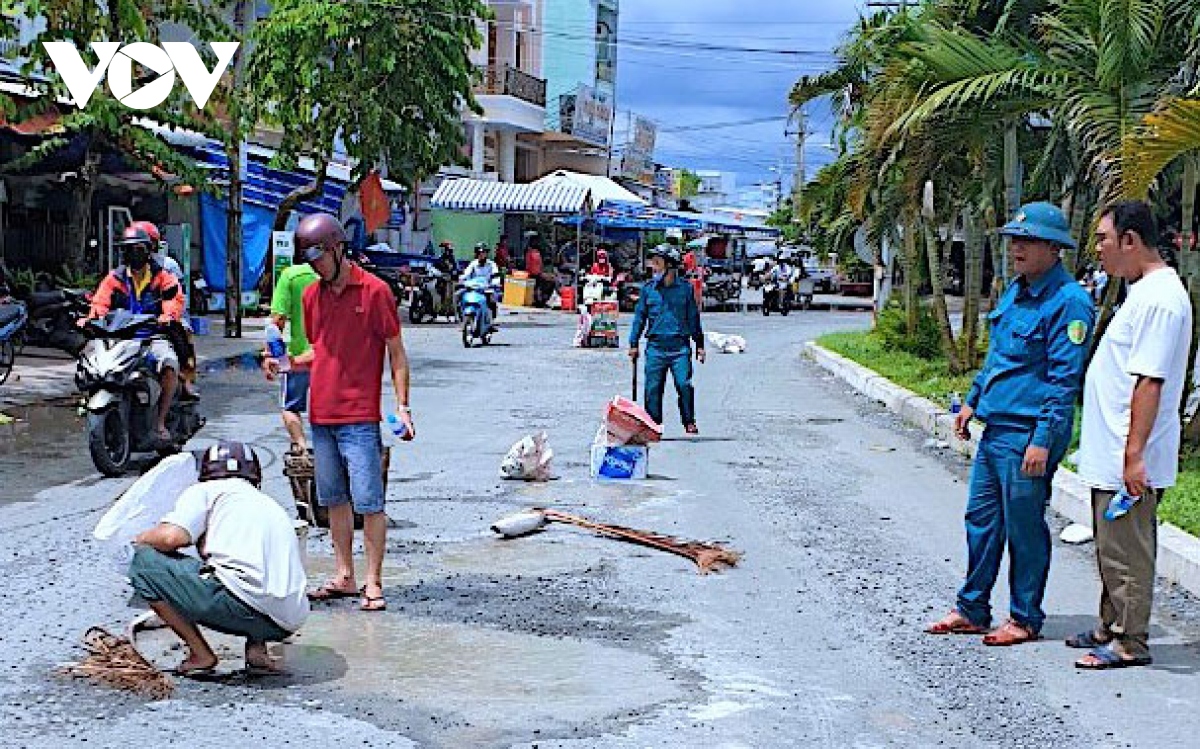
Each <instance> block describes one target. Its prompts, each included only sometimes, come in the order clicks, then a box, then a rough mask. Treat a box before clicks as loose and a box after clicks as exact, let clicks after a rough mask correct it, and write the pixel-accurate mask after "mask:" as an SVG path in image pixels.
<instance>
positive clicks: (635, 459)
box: [591, 396, 662, 480]
mask: <svg viewBox="0 0 1200 749" xmlns="http://www.w3.org/2000/svg"><path fill="white" fill-rule="evenodd" d="M661 439H662V426H661V425H659V424H657V423H656V422H655V421H654V419H652V418H650V414H648V413H647V412H646V409H644V408H642V407H641V406H639V405H638V404H637V403H635V402H634V401H631V400H629V399H628V398H622V397H621V396H617V397H615V398H613V399H612V401H610V402H609V403H608V405H607V406H606V407H605V410H604V421H603V423H601V425H600V429H599V430H598V431H597V432H596V437H595V439H594V440H592V456H591V457H592V459H591V475H592V478H599V479H635V480H641V479H645V478H646V476H647V473H648V471H649V468H650V448H649V445H650V443H651V442H658V441H659V440H661Z"/></svg>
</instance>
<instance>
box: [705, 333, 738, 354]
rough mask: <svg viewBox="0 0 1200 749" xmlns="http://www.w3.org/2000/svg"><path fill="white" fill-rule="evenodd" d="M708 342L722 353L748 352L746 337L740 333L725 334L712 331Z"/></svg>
mask: <svg viewBox="0 0 1200 749" xmlns="http://www.w3.org/2000/svg"><path fill="white" fill-rule="evenodd" d="M708 342H709V343H711V344H712V345H713V348H715V349H716V350H717V351H720V352H721V353H722V354H743V353H745V352H746V339H745V338H742V337H741V336H740V335H725V334H724V333H717V332H716V331H712V332H710V333H709V334H708Z"/></svg>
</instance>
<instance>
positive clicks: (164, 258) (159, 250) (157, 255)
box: [130, 221, 183, 288]
mask: <svg viewBox="0 0 1200 749" xmlns="http://www.w3.org/2000/svg"><path fill="white" fill-rule="evenodd" d="M130 226H131V227H137V228H139V229H142V230H144V231H145V232H146V233H147V234H149V235H150V240H151V241H152V242H153V243H154V249H152V250H151V252H150V259H151V260H153V261H154V262H156V263H158V264H159V265H160V266H162V268H163V270H165V271H166V272H167V273H170V274H171V275H172V276H175V280H176V281H178V282H179V284H180V288H183V268H181V267H180V265H179V261H178V260H176V259H175V258H173V257H171V256H170V254H168V253H167V251H166V248H165V247H163V241H162V232H160V231H159V230H158V226H157V225H155V224H154V222H153V221H134V222H133V223H132V224H130Z"/></svg>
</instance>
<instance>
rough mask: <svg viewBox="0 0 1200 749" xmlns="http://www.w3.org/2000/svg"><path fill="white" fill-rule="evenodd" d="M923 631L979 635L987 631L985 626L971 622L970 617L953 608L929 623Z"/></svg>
mask: <svg viewBox="0 0 1200 749" xmlns="http://www.w3.org/2000/svg"><path fill="white" fill-rule="evenodd" d="M925 632H926V634H931V635H981V634H983V633H984V632H987V628H986V627H981V626H979V625H978V624H973V623H972V622H971V620H970V619H968V618H967V617H965V616H963V615H962V614H960V613H959V612H958V611H957V610H955V611H951V612H950V613H949V614H946V615H945V616H944V617H942V618H941V619H940V620H939V621H936V622H934V623H933V624H930V625H929V626H928V627H926V628H925Z"/></svg>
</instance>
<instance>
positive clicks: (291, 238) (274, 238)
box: [271, 231, 296, 286]
mask: <svg viewBox="0 0 1200 749" xmlns="http://www.w3.org/2000/svg"><path fill="white" fill-rule="evenodd" d="M295 238H296V234H295V232H290V231H273V232H271V258H272V259H271V274H272V275H271V285H272V286H274V285H275V284H277V283H279V274H280V273H283V271H284V270H286V269H287V268H288V267H289V266H290V265H291V264H292V255H293V254H294V253H295Z"/></svg>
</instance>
